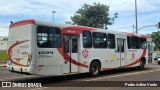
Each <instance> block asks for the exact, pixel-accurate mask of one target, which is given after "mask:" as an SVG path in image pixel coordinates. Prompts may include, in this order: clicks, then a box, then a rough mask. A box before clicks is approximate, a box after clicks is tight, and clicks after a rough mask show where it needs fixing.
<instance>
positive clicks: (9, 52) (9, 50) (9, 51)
mask: <svg viewBox="0 0 160 90" xmlns="http://www.w3.org/2000/svg"><path fill="white" fill-rule="evenodd" d="M27 41H30V40H25V41H20V42H16V43H15V44H13V45H12V46H11V47H10V48H9V49H8V59H9V60H10V61H12V63H13V64H15V65H18V66H23V67H27V65H23V64H19V63H17V62H14V61H13V60H12V58H11V51H12V49H13V48H14V47H15V46H17V45H19V44H21V43H24V42H27Z"/></svg>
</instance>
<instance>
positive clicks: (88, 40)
mask: <svg viewBox="0 0 160 90" xmlns="http://www.w3.org/2000/svg"><path fill="white" fill-rule="evenodd" d="M83 47H84V48H92V36H91V32H90V31H83Z"/></svg>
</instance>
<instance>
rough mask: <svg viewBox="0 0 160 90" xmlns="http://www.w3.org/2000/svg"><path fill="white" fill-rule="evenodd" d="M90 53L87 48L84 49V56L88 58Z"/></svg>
mask: <svg viewBox="0 0 160 90" xmlns="http://www.w3.org/2000/svg"><path fill="white" fill-rule="evenodd" d="M88 53H89V51H88V50H87V49H84V50H83V51H82V55H83V57H84V58H87V57H88Z"/></svg>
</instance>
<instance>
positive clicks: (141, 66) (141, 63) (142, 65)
mask: <svg viewBox="0 0 160 90" xmlns="http://www.w3.org/2000/svg"><path fill="white" fill-rule="evenodd" d="M138 69H140V70H143V69H144V62H143V60H141V62H140V65H139V66H138Z"/></svg>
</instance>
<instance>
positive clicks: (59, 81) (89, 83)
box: [0, 64, 160, 90]
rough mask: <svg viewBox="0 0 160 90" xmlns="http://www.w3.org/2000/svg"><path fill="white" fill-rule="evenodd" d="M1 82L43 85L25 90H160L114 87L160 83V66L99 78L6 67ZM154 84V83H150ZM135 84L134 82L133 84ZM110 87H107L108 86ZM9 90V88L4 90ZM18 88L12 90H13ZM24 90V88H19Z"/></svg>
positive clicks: (0, 72) (155, 89)
mask: <svg viewBox="0 0 160 90" xmlns="http://www.w3.org/2000/svg"><path fill="white" fill-rule="evenodd" d="M0 81H12V82H16V83H18V82H23V83H30V82H37V83H42V86H45V87H42V88H23V89H24V90H50V89H51V88H52V89H56V90H64V89H65V90H72V89H73V90H74V89H76V90H84V89H85V90H95V89H96V90H101V89H102V90H103V89H105V90H121V89H122V90H128V89H130V90H135V89H138V90H160V87H142V88H140V87H112V86H123V85H125V83H130V82H127V81H154V82H155V81H160V65H157V64H154V65H148V66H147V67H146V69H144V70H138V69H136V68H130V69H120V70H112V71H105V72H102V73H101V75H100V76H98V77H90V76H89V75H88V74H79V75H69V76H63V77H62V76H59V77H54V76H35V75H22V74H17V73H11V72H9V71H7V70H6V68H5V67H1V68H0ZM150 83H152V82H150ZM133 84H134V82H133ZM107 85H108V86H110V87H106V86H107ZM2 89H4V90H5V89H6V90H8V88H2ZM9 89H11V88H9ZM14 89H15V90H17V88H12V90H14ZM18 89H22V88H18Z"/></svg>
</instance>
